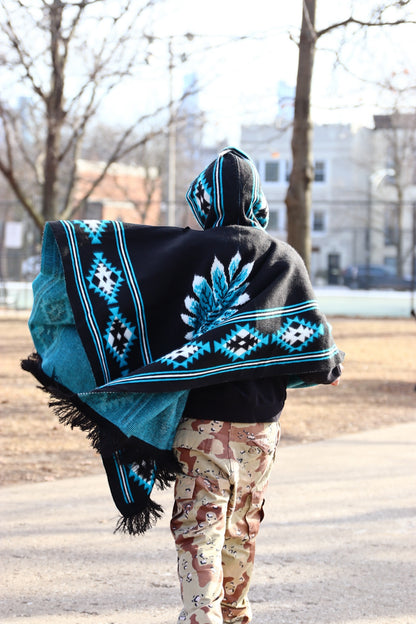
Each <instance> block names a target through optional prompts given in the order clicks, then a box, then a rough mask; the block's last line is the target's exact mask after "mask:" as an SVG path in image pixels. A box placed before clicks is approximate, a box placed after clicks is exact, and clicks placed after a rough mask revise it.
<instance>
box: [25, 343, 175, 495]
mask: <svg viewBox="0 0 416 624" xmlns="http://www.w3.org/2000/svg"><path fill="white" fill-rule="evenodd" d="M21 366H22V369H23V370H25V371H27V372H29V373H31V374H32V375H33V376H34V377H35V378H36V379H37V380H38V382H39V383H40V384H41V385H40V386H39V387H40V389H41V390H43V391H44V392H47V393H48V394H49V396H50V397H51V398H50V401H49V406H50V407H51V408H52V409H53V411H54V413H55V414H56V415H57V417H58V419H59V422H60V423H61V424H63V425H66V426H70V427H71V428H72V429H73V428H74V427H77V428H79V429H81V431H84V432H85V433H86V434H87V439H88V440H89V441H90V442H91V446H92V447H93V449H94V450H96V451H97V452H98V453H99V454H100V455H101V456H102V457H110V456H111V455H112V454H113V453H114V452H115V451H118V450H122V451H123V460H124V461H131V462H134V461H137V460H138V459H148V460H154V461H155V462H156V465H157V474H156V484H157V486H158V487H159V488H160V489H164V488H165V487H168V486H169V485H170V484H171V483H172V481H174V480H175V478H176V475H177V473H178V472H180V471H181V468H180V465H179V464H178V462H177V460H176V458H175V456H174V454H173V453H172V451H166V450H160V449H157V448H156V447H154V446H151V445H150V444H147V443H146V442H143V440H139V439H138V438H136V437H134V436H133V437H131V438H128V437H127V436H125V435H124V434H123V433H122V432H121V431H120V430H119V429H118V428H117V427H116V426H115V425H113V424H112V423H110V422H109V421H108V420H106V419H105V418H103V417H102V416H100V415H99V414H98V413H97V412H95V411H94V410H93V409H92V408H91V407H89V405H87V404H86V403H83V402H82V401H81V400H80V398H79V397H78V395H77V394H75V393H73V392H71V391H70V390H68V388H66V387H65V386H63V385H62V384H59V383H58V382H56V381H55V380H53V379H51V378H50V377H49V376H48V375H46V374H45V373H44V371H43V369H42V358H41V357H40V355H39V354H38V353H32V354H31V355H29V356H28V357H27V358H26V359H24V360H22V362H21Z"/></svg>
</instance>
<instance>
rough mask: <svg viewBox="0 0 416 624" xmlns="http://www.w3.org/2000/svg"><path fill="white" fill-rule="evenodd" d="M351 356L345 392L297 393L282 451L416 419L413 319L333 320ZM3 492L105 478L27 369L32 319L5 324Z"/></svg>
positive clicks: (1, 330) (0, 330)
mask: <svg viewBox="0 0 416 624" xmlns="http://www.w3.org/2000/svg"><path fill="white" fill-rule="evenodd" d="M330 320H331V323H332V325H333V331H334V335H335V338H336V342H337V344H338V346H339V348H341V349H343V350H344V351H345V352H346V354H347V357H346V361H345V370H344V375H343V381H342V383H341V385H340V386H338V387H332V386H319V387H316V388H310V389H308V390H291V391H289V396H288V401H287V404H286V407H285V410H284V413H283V416H282V429H283V439H282V444H290V443H304V442H309V441H313V440H321V439H325V438H330V437H334V436H336V435H339V434H342V433H348V432H354V431H360V430H365V429H371V428H376V427H382V426H386V425H390V424H396V423H400V422H409V421H411V420H415V418H416V409H415V408H416V392H415V391H414V389H415V384H416V365H415V347H416V323H415V321H414V320H413V319H411V318H409V319H394V320H392V319H344V318H342V319H341V318H339V319H338V318H337V319H335V318H334V319H330ZM0 349H1V361H0V376H1V393H0V421H1V433H0V443H1V451H0V467H1V470H0V484H1V485H8V484H12V483H21V482H30V481H45V480H52V479H60V478H63V477H72V476H80V475H87V474H93V473H97V472H100V471H101V460H100V459H99V457H98V456H97V455H96V454H95V453H94V452H93V451H92V450H91V449H90V447H89V443H88V442H87V440H86V439H85V436H84V434H82V433H81V432H79V431H75V430H74V431H72V430H70V429H67V428H65V427H63V426H62V425H60V424H59V423H57V420H56V417H55V416H54V414H53V413H52V412H51V410H50V409H49V408H48V406H47V397H46V396H45V395H44V394H43V393H42V392H41V391H40V390H39V389H37V388H36V382H35V380H34V379H33V378H32V377H31V376H30V375H28V374H27V373H24V372H23V371H22V370H21V369H20V360H21V359H22V358H23V357H25V356H26V355H28V354H29V353H30V352H31V351H32V342H31V338H30V335H29V331H28V329H27V322H26V319H11V318H0Z"/></svg>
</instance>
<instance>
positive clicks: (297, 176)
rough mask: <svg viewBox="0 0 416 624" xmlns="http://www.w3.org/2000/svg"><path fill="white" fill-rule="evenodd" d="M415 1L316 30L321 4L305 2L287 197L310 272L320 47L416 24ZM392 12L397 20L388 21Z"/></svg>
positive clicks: (293, 236)
mask: <svg viewBox="0 0 416 624" xmlns="http://www.w3.org/2000/svg"><path fill="white" fill-rule="evenodd" d="M412 3H413V0H396V1H393V2H386V3H384V4H382V5H378V6H377V8H376V9H375V10H374V12H373V14H372V15H371V17H370V19H368V20H361V19H357V18H355V17H354V16H353V15H351V16H349V17H348V18H346V19H344V20H342V21H340V22H337V23H334V24H330V25H328V26H326V27H325V28H322V29H320V30H317V29H316V27H315V15H316V7H317V0H303V3H302V7H303V11H302V25H301V31H300V39H299V60H298V74H297V81H296V94H295V111H294V120H293V135H292V158H293V162H292V172H291V175H290V180H289V187H288V190H287V194H286V207H287V222H288V242H289V243H290V244H291V245H292V246H293V247H294V248H295V249H296V250H297V251H298V252H299V253H300V255H301V256H302V258H303V260H304V262H305V264H306V266H307V268H308V269H309V268H310V260H311V225H310V215H311V203H312V182H313V177H314V172H313V156H312V140H313V125H312V120H311V87H312V76H313V67H314V60H315V52H316V45H317V42H318V40H319V39H320V38H321V37H322V36H323V35H325V34H327V33H329V32H332V31H334V30H335V29H340V28H344V29H346V28H349V27H351V26H355V27H356V28H359V29H363V30H365V29H368V28H372V27H378V28H380V27H388V26H399V25H403V24H411V23H412V24H414V23H415V21H414V20H411V19H409V18H408V17H407V15H406V9H407V8H408V7H409V6H410V5H411V4H412ZM391 11H394V12H395V17H394V18H393V19H390V18H389V17H387V16H388V15H390V13H391Z"/></svg>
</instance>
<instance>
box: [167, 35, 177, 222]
mask: <svg viewBox="0 0 416 624" xmlns="http://www.w3.org/2000/svg"><path fill="white" fill-rule="evenodd" d="M168 49H169V133H168V225H175V212H176V123H175V111H174V99H173V69H174V63H173V50H172V37H169V44H168Z"/></svg>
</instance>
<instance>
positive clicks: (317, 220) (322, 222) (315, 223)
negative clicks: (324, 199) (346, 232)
mask: <svg viewBox="0 0 416 624" xmlns="http://www.w3.org/2000/svg"><path fill="white" fill-rule="evenodd" d="M312 231H313V232H315V233H322V232H326V213H325V212H324V211H323V210H314V211H313V213H312Z"/></svg>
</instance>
